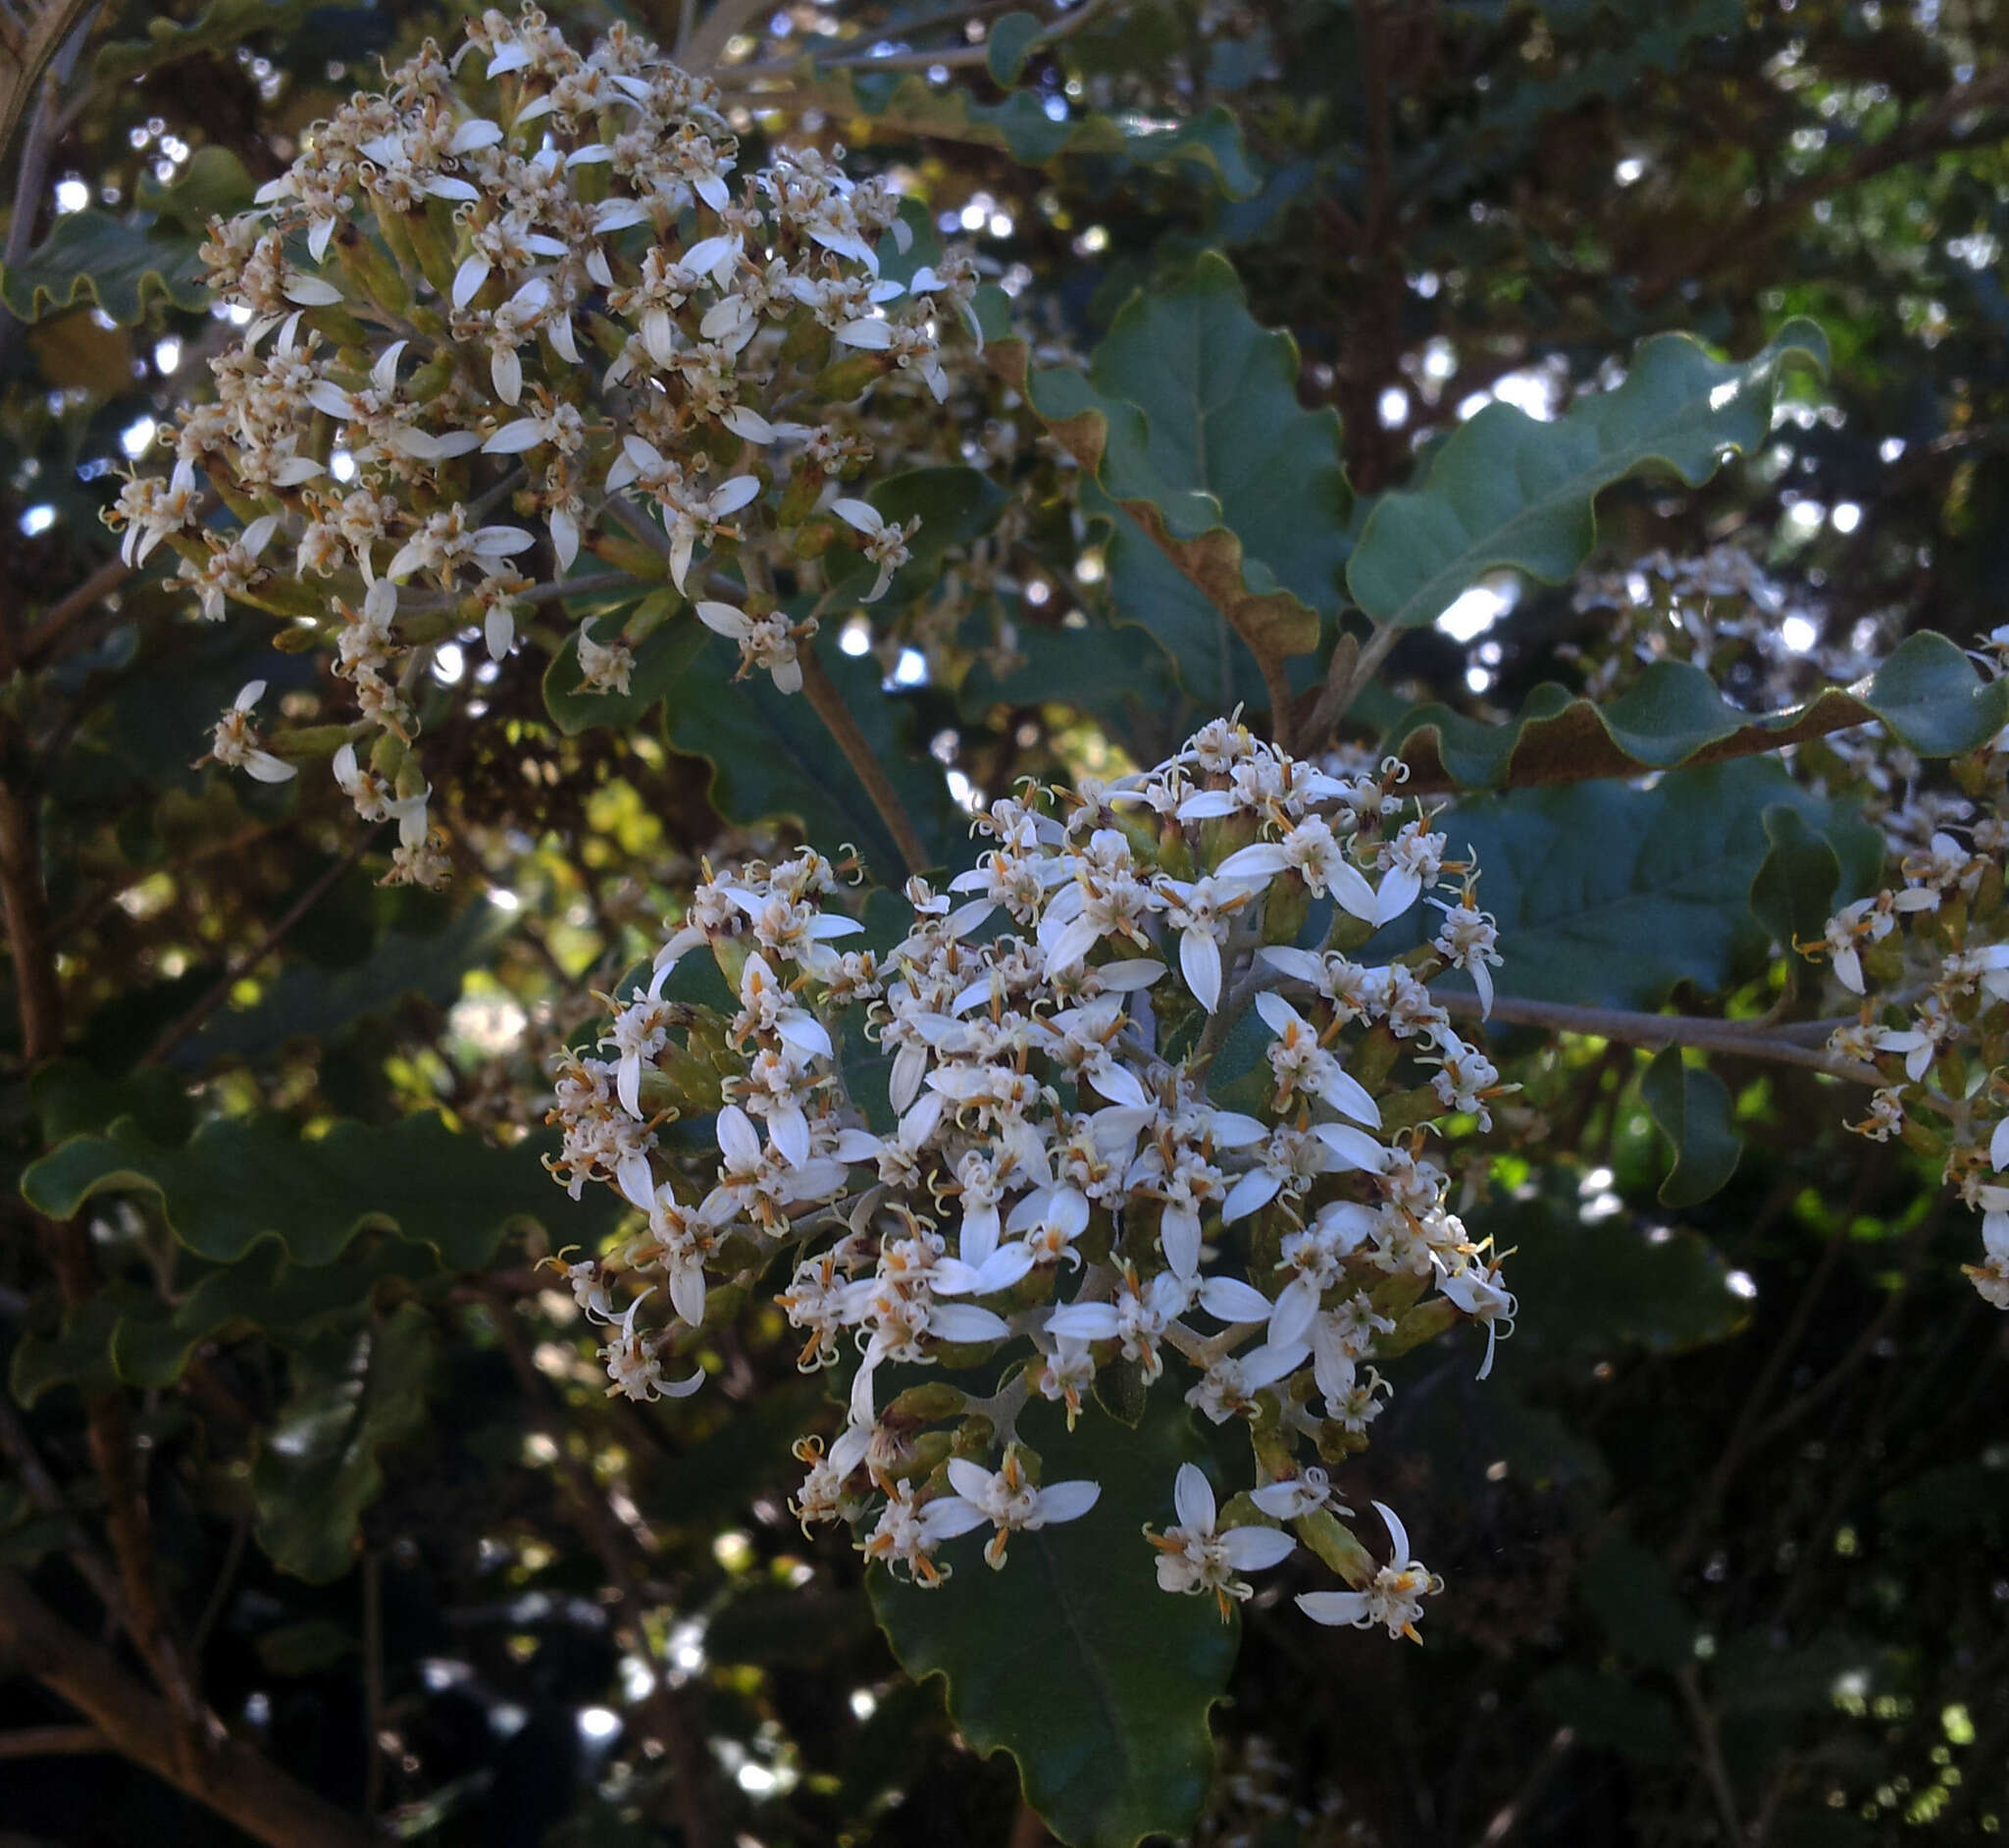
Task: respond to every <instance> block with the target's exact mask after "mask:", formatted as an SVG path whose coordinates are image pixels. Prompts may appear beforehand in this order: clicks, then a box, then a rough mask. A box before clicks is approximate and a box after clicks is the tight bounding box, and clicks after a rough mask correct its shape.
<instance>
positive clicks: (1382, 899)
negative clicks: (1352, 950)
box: [1373, 866, 1423, 924]
mask: <svg viewBox="0 0 2009 1848" xmlns="http://www.w3.org/2000/svg"><path fill="white" fill-rule="evenodd" d="M1422 890H1423V882H1422V881H1421V880H1420V879H1418V878H1417V876H1416V874H1415V873H1413V872H1411V871H1410V870H1409V869H1408V868H1407V867H1403V866H1398V867H1396V868H1395V869H1394V870H1393V871H1391V872H1389V873H1386V874H1384V875H1383V876H1382V880H1381V890H1380V891H1379V892H1378V893H1377V894H1375V897H1374V918H1373V921H1374V922H1375V923H1376V924H1392V923H1394V921H1395V920H1396V919H1397V918H1399V917H1400V916H1401V915H1402V914H1403V913H1404V912H1405V911H1407V910H1408V909H1409V908H1410V906H1411V905H1413V904H1415V903H1416V901H1417V898H1418V897H1420V896H1421V893H1422Z"/></svg>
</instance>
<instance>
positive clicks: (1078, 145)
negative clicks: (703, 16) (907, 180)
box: [796, 22, 1262, 199]
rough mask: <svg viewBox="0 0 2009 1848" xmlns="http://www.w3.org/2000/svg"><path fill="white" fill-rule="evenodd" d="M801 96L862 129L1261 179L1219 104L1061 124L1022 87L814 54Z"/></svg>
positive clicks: (1035, 161) (1021, 152) (1017, 153)
mask: <svg viewBox="0 0 2009 1848" xmlns="http://www.w3.org/2000/svg"><path fill="white" fill-rule="evenodd" d="M1001 24H1002V22H1001ZM796 94H797V96H798V97H799V100H800V104H801V106H803V107H808V106H810V105H811V104H813V105H815V106H816V107H819V108H822V109H825V110H828V111H829V112H830V113H831V114H832V115H834V116H837V117H840V118H842V119H848V120H850V121H853V122H855V123H856V124H857V128H855V129H854V130H853V135H858V134H863V133H864V132H867V131H868V130H871V129H880V130H884V131H887V132H889V133H891V134H896V135H898V134H909V135H924V136H931V137H935V138H939V139H941V140H945V141H963V142H968V143H971V144H973V145H975V146H978V147H992V148H998V149H1001V150H1003V151H1004V153H1006V154H1009V155H1010V156H1011V158H1012V159H1013V160H1015V161H1017V162H1018V163H1019V164H1020V165H1021V166H1026V167H1050V166H1052V165H1054V164H1055V163H1056V162H1058V161H1060V160H1062V159H1065V158H1067V157H1070V156H1075V155H1083V154H1100V155H1113V156H1115V157H1116V158H1118V159H1121V160H1128V161H1133V162H1135V163H1136V164H1137V165H1138V166H1140V167H1168V168H1177V169H1181V170H1184V171H1186V172H1187V173H1188V174H1189V175H1190V176H1191V177H1193V178H1198V179H1203V180H1206V181H1208V182H1209V183H1211V185H1213V186H1216V187H1218V188H1219V190H1220V191H1222V192H1224V193H1226V194H1227V196H1228V197H1229V198H1231V199H1246V198H1248V197H1249V196H1250V195H1251V194H1252V193H1253V192H1255V191H1256V190H1257V188H1258V187H1259V186H1260V185H1261V183H1262V181H1261V178H1260V177H1259V175H1258V174H1257V172H1256V170H1255V168H1254V167H1252V166H1251V165H1250V161H1249V155H1248V150H1247V149H1246V148H1245V147H1244V145H1243V142H1242V128H1241V124H1240V123H1239V122H1237V121H1236V119H1235V117H1234V115H1233V113H1232V112H1231V111H1229V110H1228V109H1227V108H1226V107H1225V106H1223V105H1221V104H1218V103H1217V104H1215V105H1214V106H1213V107H1212V108H1211V109H1206V110H1203V111H1202V112H1201V113H1200V114H1199V115H1197V116H1195V117H1193V118H1191V119H1190V120H1189V121H1186V122H1179V123H1171V124H1168V125H1165V126H1162V127H1145V126H1141V125H1140V124H1138V123H1136V122H1134V121H1133V122H1131V123H1130V124H1128V125H1126V124H1124V123H1121V122H1118V121H1117V120H1115V119H1114V118H1113V117H1109V116H1098V115H1084V116H1070V117H1068V118H1065V119H1063V120H1062V121H1059V122H1056V121H1054V119H1053V118H1052V117H1051V116H1049V115H1048V114H1047V110H1046V104H1045V101H1044V99H1042V98H1041V97H1038V96H1034V95H1032V94H1030V93H1029V92H1026V91H1023V90H1019V91H1015V92H1013V93H1012V94H1011V95H1009V96H1006V97H1005V98H1004V101H1003V102H1000V103H980V102H977V101H975V100H974V99H973V98H972V97H971V96H970V94H969V92H968V91H967V90H963V89H939V90H938V89H936V88H934V87H933V86H931V85H930V84H929V83H928V81H927V80H926V78H925V77H923V76H922V75H921V74H920V73H919V72H907V73H904V74H899V73H894V72H890V71H861V72H853V71H850V70H838V71H822V72H819V71H817V70H816V69H815V66H814V65H813V63H812V62H810V61H809V60H807V59H805V60H804V61H803V63H802V65H801V66H800V67H798V77H797V79H796Z"/></svg>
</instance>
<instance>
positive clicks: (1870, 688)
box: [1386, 630, 2009, 791]
mask: <svg viewBox="0 0 2009 1848" xmlns="http://www.w3.org/2000/svg"><path fill="white" fill-rule="evenodd" d="M1871 720H1880V721H1881V722H1882V723H1883V724H1884V725H1885V726H1887V727H1888V728H1889V730H1890V732H1891V733H1892V735H1893V736H1895V737H1896V738H1897V740H1898V741H1899V742H1900V743H1901V744H1906V745H1908V746H1909V747H1910V748H1911V749H1913V750H1915V751H1917V752H1918V753H1919V754H1920V755H1921V756H1925V757H1950V756H1954V755H1957V754H1958V753H1960V752H1962V751H1968V750H1973V749H1975V748H1976V747H1977V746H1979V745H1980V744H1983V742H1985V741H1986V740H1987V739H1989V738H1991V737H1993V736H1994V734H1995V733H1996V732H1998V731H2000V730H2001V729H2002V727H2003V725H2004V724H2009V681H2004V680H1988V679H1986V678H1985V677H1983V675H1982V674H1981V673H1979V672H1978V671H1977V670H1976V668H1975V665H1974V663H1973V662H1972V661H1971V660H1969V658H1968V657H1967V655H1966V654H1965V653H1964V652H1963V651H1962V650H1961V649H1959V648H1957V647H1955V646H1954V645H1953V643H1952V642H1949V641H1947V640H1946V638H1945V637H1944V636H1941V635H1936V634H1933V633H1932V631H1930V630H1922V631H1921V632H1920V633H1919V634H1917V635H1913V636H1907V637H1906V638H1905V640H1904V641H1903V642H1901V643H1899V644H1898V646H1897V648H1896V649H1895V650H1894V651H1893V652H1892V654H1891V656H1890V658H1889V659H1888V660H1887V661H1885V662H1884V663H1883V665H1882V666H1881V667H1880V668H1879V669H1878V671H1877V672H1876V674H1875V675H1873V676H1872V677H1871V678H1870V680H1869V681H1868V682H1866V683H1864V684H1863V685H1861V686H1859V687H1855V688H1848V689H1844V688H1840V687H1826V688H1823V689H1822V691H1821V692H1820V693H1816V694H1815V695H1814V697H1813V698H1812V699H1810V700H1808V701H1807V702H1806V703H1805V704H1804V705H1799V706H1794V707H1792V708H1791V709H1789V710H1787V711H1784V712H1775V713H1768V714H1767V715H1765V716H1764V717H1762V718H1753V717H1752V716H1751V714H1750V713H1748V712H1746V711H1744V710H1742V709H1741V708H1740V707H1737V706H1734V705H1732V704H1730V702H1729V701H1728V700H1726V698H1725V697H1724V696H1723V694H1722V693H1719V692H1718V691H1717V688H1716V685H1715V683H1714V682H1713V681H1711V680H1710V678H1709V676H1708V675H1707V674H1705V673H1704V672H1703V671H1702V669H1701V668H1699V667H1696V666H1694V665H1693V664H1692V663H1690V662H1686V661H1655V662H1653V663H1652V664H1651V665H1649V666H1648V667H1647V668H1646V669H1645V671H1644V672H1643V673H1641V675H1640V676H1639V678H1638V680H1636V681H1635V682H1634V683H1633V684H1632V685H1631V686H1630V687H1628V688H1627V689H1626V690H1625V691H1624V692H1623V693H1621V694H1620V695H1619V696H1618V697H1617V698H1616V699H1614V700H1612V701H1611V702H1610V703H1609V704H1605V705H1600V704H1598V703H1597V702H1596V701H1594V700H1590V699H1585V698H1581V697H1578V696H1575V695H1572V694H1571V693H1570V692H1569V690H1568V689H1567V688H1563V687H1559V686H1557V685H1555V684H1554V683H1553V682H1550V683H1546V684H1544V685H1542V686H1540V687H1537V688H1535V690H1534V691H1533V692H1532V693H1529V694H1528V695H1527V698H1526V699H1525V700H1524V701H1523V702H1522V704H1521V708H1520V713H1519V715H1518V716H1517V717H1515V718H1513V719H1511V720H1509V721H1508V722H1507V723H1506V724H1504V725H1486V724H1482V723H1480V722H1479V721H1478V720H1476V719H1469V718H1467V717H1465V716H1464V714H1462V713H1459V712H1455V711H1453V710H1452V709H1451V708H1450V707H1449V706H1444V705H1434V704H1433V705H1426V706H1419V707H1417V709H1416V710H1415V711H1413V712H1411V713H1410V714H1409V715H1408V716H1407V717H1406V718H1405V719H1404V720H1403V721H1402V723H1401V724H1400V725H1398V726H1397V727H1396V728H1395V730H1394V731H1393V732H1392V733H1391V734H1390V735H1389V738H1388V742H1387V745H1386V748H1387V749H1389V750H1392V751H1399V752H1400V753H1401V754H1402V756H1403V758H1404V759H1405V761H1407V762H1408V764H1409V766H1410V770H1411V773H1412V787H1414V788H1416V789H1417V790H1419V791H1421V790H1433V789H1442V788H1446V787H1449V786H1452V785H1457V786H1459V787H1462V788H1466V789H1499V788H1504V787H1509V786H1511V787H1514V788H1522V787H1525V786H1527V785H1530V784H1540V783H1575V782H1579V781H1581V780H1583V779H1584V778H1587V777H1627V776H1635V775H1637V774H1638V773H1639V772H1640V771H1641V770H1671V769H1673V768H1674V766H1675V765H1676V764H1684V763H1718V762H1722V761H1723V760H1725V759H1726V758H1730V757H1745V756H1751V755H1755V754H1757V753H1760V752H1764V751H1774V750H1777V749H1778V748H1779V747H1780V746H1782V745H1785V744H1802V743H1804V742H1805V741H1807V740H1808V739H1812V738H1820V737H1823V736H1825V735H1826V734H1828V733H1829V732H1838V731H1841V730H1842V729H1843V728H1844V727H1847V726H1851V725H1863V724H1866V723H1868V722H1870V721H1871Z"/></svg>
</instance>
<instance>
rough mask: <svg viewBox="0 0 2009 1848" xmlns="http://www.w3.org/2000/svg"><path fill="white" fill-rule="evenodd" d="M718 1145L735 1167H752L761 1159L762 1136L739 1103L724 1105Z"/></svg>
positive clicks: (720, 1118) (719, 1126) (720, 1113)
mask: <svg viewBox="0 0 2009 1848" xmlns="http://www.w3.org/2000/svg"><path fill="white" fill-rule="evenodd" d="M718 1146H719V1151H720V1153H721V1154H722V1155H725V1157H726V1158H727V1159H728V1160H729V1161H731V1162H732V1163H733V1165H734V1166H735V1167H741V1168H750V1167H752V1166H753V1165H754V1163H756V1162H757V1161H758V1160H759V1159H760V1137H759V1135H758V1133H757V1132H756V1131H755V1130H754V1128H753V1123H752V1119H751V1118H750V1117H748V1116H747V1112H746V1111H745V1110H743V1109H741V1108H740V1106H739V1105H738V1104H726V1105H724V1106H723V1107H722V1108H721V1109H720V1111H719V1113H718Z"/></svg>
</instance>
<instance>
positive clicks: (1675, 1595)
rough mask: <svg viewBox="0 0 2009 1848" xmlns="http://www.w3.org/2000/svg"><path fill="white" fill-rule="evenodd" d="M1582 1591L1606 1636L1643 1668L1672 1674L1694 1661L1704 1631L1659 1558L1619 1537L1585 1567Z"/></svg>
mask: <svg viewBox="0 0 2009 1848" xmlns="http://www.w3.org/2000/svg"><path fill="white" fill-rule="evenodd" d="M1577 1588H1578V1589H1579V1590H1580V1591H1581V1592H1582V1593H1583V1602H1584V1603H1585V1604H1586V1605H1588V1606H1589V1607H1590V1610H1591V1613H1592V1615H1593V1616H1594V1617H1596V1618H1597V1620H1598V1621H1599V1622H1600V1623H1602V1624H1603V1625H1604V1628H1605V1633H1606V1634H1607V1635H1608V1636H1610V1637H1611V1639H1612V1641H1613V1642H1614V1643H1616V1644H1617V1645H1618V1646H1619V1648H1620V1649H1621V1650H1622V1651H1623V1653H1624V1654H1625V1655H1626V1656H1628V1657H1630V1658H1631V1660H1632V1661H1634V1662H1636V1663H1638V1664H1639V1665H1640V1666H1641V1667H1643V1668H1665V1669H1670V1670H1672V1669H1674V1668H1680V1667H1681V1666H1682V1665H1683V1664H1684V1663H1688V1662H1692V1661H1693V1660H1694V1658H1695V1632H1696V1631H1697V1629H1698V1628H1700V1625H1699V1624H1698V1623H1697V1622H1696V1621H1695V1617H1694V1613H1692V1612H1691V1611H1690V1610H1689V1609H1688V1607H1687V1606H1686V1605H1685V1604H1683V1603H1682V1602H1681V1594H1680V1593H1679V1592H1678V1591H1677V1590H1675V1588H1674V1579H1673V1577H1672V1576H1671V1575H1670V1573H1669V1571H1668V1566H1667V1562H1666V1561H1665V1560H1664V1559H1662V1558H1661V1557H1660V1555H1659V1554H1657V1553H1649V1552H1648V1551H1647V1550H1646V1549H1645V1548H1644V1547H1642V1546H1640V1545H1639V1544H1638V1542H1637V1541H1634V1540H1631V1539H1629V1538H1627V1537H1626V1536H1625V1535H1623V1534H1618V1535H1615V1536H1614V1537H1613V1538H1612V1539H1610V1540H1607V1541H1606V1542H1605V1543H1604V1545H1603V1546H1601V1547H1599V1548H1598V1550H1597V1551H1596V1552H1595V1553H1593V1554H1592V1555H1591V1556H1590V1559H1589V1560H1588V1561H1587V1562H1586V1563H1585V1565H1584V1567H1583V1573H1582V1576H1581V1577H1580V1578H1579V1579H1578V1581H1577Z"/></svg>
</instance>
